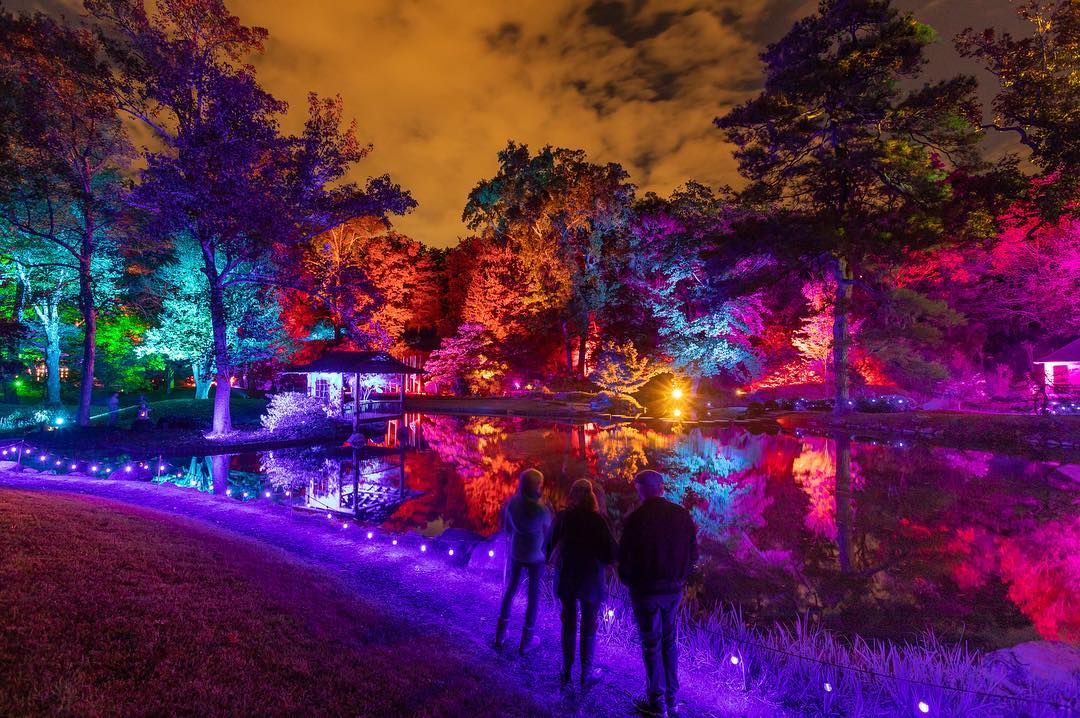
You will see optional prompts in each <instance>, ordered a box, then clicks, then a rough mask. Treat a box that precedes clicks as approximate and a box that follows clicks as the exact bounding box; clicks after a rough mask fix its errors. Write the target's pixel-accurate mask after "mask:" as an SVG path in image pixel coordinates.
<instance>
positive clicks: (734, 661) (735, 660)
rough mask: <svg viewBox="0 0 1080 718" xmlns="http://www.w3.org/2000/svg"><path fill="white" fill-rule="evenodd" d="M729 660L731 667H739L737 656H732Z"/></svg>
mask: <svg viewBox="0 0 1080 718" xmlns="http://www.w3.org/2000/svg"><path fill="white" fill-rule="evenodd" d="M730 660H731V665H733V666H737V665H739V657H738V656H732V657H731V659H730Z"/></svg>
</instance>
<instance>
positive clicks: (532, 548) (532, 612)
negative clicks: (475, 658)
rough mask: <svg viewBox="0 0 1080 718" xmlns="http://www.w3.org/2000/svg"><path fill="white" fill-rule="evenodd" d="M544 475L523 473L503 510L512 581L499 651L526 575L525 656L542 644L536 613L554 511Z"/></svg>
mask: <svg viewBox="0 0 1080 718" xmlns="http://www.w3.org/2000/svg"><path fill="white" fill-rule="evenodd" d="M543 491H544V475H543V474H542V473H540V471H539V470H538V469H526V470H525V471H522V472H521V476H520V478H519V481H518V490H517V493H516V494H514V495H513V496H512V497H511V498H510V500H509V501H508V502H507V503H506V508H505V509H504V510H503V527H504V529H505V530H506V532H507V533H509V534H510V580H509V581H508V582H507V584H506V590H505V592H504V593H503V598H502V606H501V608H500V609H499V621H498V624H496V627H495V650H497V651H498V650H502V647H503V642H504V641H505V639H506V630H507V627H508V626H509V625H510V606H511V605H512V604H513V602H514V596H515V595H516V594H517V590H518V584H520V583H521V577H522V575H526V576H527V577H528V580H529V593H528V602H527V603H526V606H525V626H524V628H523V629H522V631H521V644H520V650H521V653H522V655H524V654H526V653H531V652H532V651H534V650H536V649H537V648H539V647H540V639H539V638H538V637H537V635H536V613H537V611H538V610H539V608H540V605H539V604H540V577H541V576H542V574H543V572H544V563H545V557H544V539H545V538H546V536H547V532H548V528H549V527H550V526H551V511H549V510H548V508H547V506H545V505H544V503H543V500H542V497H543Z"/></svg>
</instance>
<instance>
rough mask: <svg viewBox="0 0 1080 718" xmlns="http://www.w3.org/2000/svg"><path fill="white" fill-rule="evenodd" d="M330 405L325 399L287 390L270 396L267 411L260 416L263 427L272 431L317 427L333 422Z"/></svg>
mask: <svg viewBox="0 0 1080 718" xmlns="http://www.w3.org/2000/svg"><path fill="white" fill-rule="evenodd" d="M331 415H332V413H331V409H330V405H329V404H328V403H327V401H326V400H325V399H320V398H319V397H317V396H311V395H309V394H301V393H299V392H295V391H285V392H282V393H280V394H275V395H273V396H272V397H270V403H269V404H268V405H267V407H266V413H265V414H263V415H262V416H261V417H259V422H260V423H261V424H262V426H263V428H264V429H266V430H268V431H270V432H271V433H273V432H277V431H280V430H282V429H286V430H287V429H294V428H301V427H302V428H309V429H310V428H317V427H321V426H327V425H328V424H330V423H331V419H330V417H331Z"/></svg>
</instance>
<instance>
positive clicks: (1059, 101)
mask: <svg viewBox="0 0 1080 718" xmlns="http://www.w3.org/2000/svg"><path fill="white" fill-rule="evenodd" d="M1016 12H1017V14H1018V15H1019V16H1020V17H1021V18H1023V19H1024V20H1026V21H1027V22H1028V23H1029V24H1030V25H1031V27H1032V31H1033V32H1032V35H1031V36H1030V37H1022V38H1016V37H1013V36H1012V35H1011V34H1010V33H1008V32H998V31H996V30H994V29H992V28H990V29H986V30H983V31H982V32H975V31H974V30H973V29H971V28H968V29H967V30H964V31H963V32H962V33H960V34H959V35H958V36H957V38H956V45H957V48H958V49H959V51H960V54H962V55H964V56H966V57H972V58H975V59H977V60H981V61H982V62H983V64H984V67H985V68H986V69H987V70H988V71H989V72H991V73H992V74H993V75H995V76H996V77H997V78H998V82H999V83H1000V89H999V90H998V93H997V95H996V96H995V97H994V103H993V109H994V119H993V122H990V123H988V124H985V125H983V126H984V127H985V128H987V129H993V130H997V131H999V132H1006V133H1012V134H1014V135H1015V136H1016V137H1018V138H1019V140H1020V142H1021V144H1023V145H1024V146H1025V147H1026V148H1027V149H1028V150H1029V152H1030V154H1029V160H1030V161H1031V163H1032V164H1034V165H1035V167H1037V168H1038V171H1039V180H1040V181H1037V182H1034V183H1032V185H1031V189H1032V192H1031V197H1032V199H1033V202H1032V208H1033V209H1034V210H1035V212H1034V216H1036V217H1038V219H1039V220H1040V221H1038V222H1036V223H1034V224H1033V225H1032V231H1035V230H1037V229H1039V228H1041V227H1042V226H1043V225H1044V224H1052V223H1054V222H1056V221H1058V220H1059V219H1060V218H1061V216H1062V215H1064V214H1073V215H1075V214H1076V213H1077V212H1078V208H1080V201H1078V200H1080V3H1078V2H1076V0H1056V1H1051V2H1042V1H1039V0H1035V1H1032V2H1024V3H1021V4H1019V5H1018V6H1017V8H1016Z"/></svg>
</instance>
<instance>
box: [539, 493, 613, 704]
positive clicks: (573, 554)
mask: <svg viewBox="0 0 1080 718" xmlns="http://www.w3.org/2000/svg"><path fill="white" fill-rule="evenodd" d="M617 551H618V547H617V546H616V544H615V539H614V538H613V537H612V536H611V529H609V528H608V525H607V522H606V521H604V518H603V517H602V516H601V515H600V512H599V503H598V502H597V500H596V493H595V492H594V491H593V485H592V482H591V481H589V480H588V479H578V480H577V481H575V482H574V485H573V486H572V487H570V500H569V503H568V506H567V508H566V510H564V511H560V512H559V514H558V515H557V516H556V517H555V522H554V523H553V524H552V525H551V533H550V534H549V536H548V541H547V546H546V550H545V553H546V554H547V559H548V561H551V560H552V557H553V556H554V558H555V595H556V596H558V597H559V602H560V603H561V604H562V614H561V618H562V671H561V672H560V673H559V679H560V681H562V683H563V684H564V685H566V684H568V683H569V682H570V675H571V672H572V669H573V667H574V642H575V639H576V638H577V633H578V628H577V622H578V608H579V607H580V609H581V685H582V687H585V686H588V685H590V684H592V683H595V682H596V681H597V680H599V678H600V672H599V671H598V670H597V669H594V668H593V654H594V652H595V648H596V628H597V617H598V616H599V613H600V604H602V603H603V602H604V599H605V598H606V597H607V586H605V581H604V573H605V571H606V569H607V566H609V565H610V564H612V563H614V562H615V554H616V552H617Z"/></svg>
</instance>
